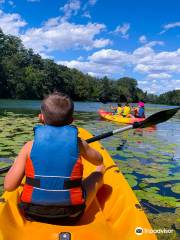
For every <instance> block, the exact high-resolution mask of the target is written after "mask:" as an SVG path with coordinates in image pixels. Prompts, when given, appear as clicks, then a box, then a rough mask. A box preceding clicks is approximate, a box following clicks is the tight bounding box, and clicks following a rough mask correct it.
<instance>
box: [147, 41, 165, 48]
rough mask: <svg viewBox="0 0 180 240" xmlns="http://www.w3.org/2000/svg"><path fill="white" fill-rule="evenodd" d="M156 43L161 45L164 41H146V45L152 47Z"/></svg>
mask: <svg viewBox="0 0 180 240" xmlns="http://www.w3.org/2000/svg"><path fill="white" fill-rule="evenodd" d="M156 45H159V46H163V45H164V42H163V41H151V42H148V43H146V46H148V47H154V46H156Z"/></svg>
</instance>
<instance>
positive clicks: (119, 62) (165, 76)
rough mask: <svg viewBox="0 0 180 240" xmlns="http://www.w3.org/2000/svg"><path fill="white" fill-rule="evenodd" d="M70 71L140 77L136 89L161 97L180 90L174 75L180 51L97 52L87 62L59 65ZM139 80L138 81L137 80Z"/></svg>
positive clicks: (140, 49)
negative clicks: (139, 75)
mask: <svg viewBox="0 0 180 240" xmlns="http://www.w3.org/2000/svg"><path fill="white" fill-rule="evenodd" d="M59 63H60V64H63V65H66V66H68V67H70V68H77V69H79V70H81V71H83V72H84V73H89V74H90V75H93V76H98V77H102V76H105V75H107V76H109V77H113V76H115V75H116V76H119V75H123V74H126V70H127V69H128V70H130V71H131V70H134V71H135V72H137V73H139V74H143V76H144V77H143V78H144V79H143V80H139V81H138V83H139V87H142V89H144V90H147V91H148V92H153V93H161V92H165V91H170V90H173V89H179V87H180V86H179V85H180V81H179V80H174V79H173V78H174V74H177V73H180V49H177V50H176V51H172V52H170V51H169V52H165V51H164V52H158V51H155V50H154V49H153V48H152V47H149V46H143V47H140V48H137V49H135V50H134V51H133V52H129V53H128V52H125V51H119V50H113V49H102V50H99V51H97V52H95V53H93V54H92V55H90V56H89V57H87V59H86V60H85V59H77V60H72V61H59ZM140 79H141V78H140Z"/></svg>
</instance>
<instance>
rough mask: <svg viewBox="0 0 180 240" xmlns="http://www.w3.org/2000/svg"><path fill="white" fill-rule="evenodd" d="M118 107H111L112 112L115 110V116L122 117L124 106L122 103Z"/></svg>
mask: <svg viewBox="0 0 180 240" xmlns="http://www.w3.org/2000/svg"><path fill="white" fill-rule="evenodd" d="M117 105H118V106H117V107H113V106H110V107H111V109H112V110H114V114H116V115H121V114H122V112H123V106H122V104H121V103H118V104H117Z"/></svg>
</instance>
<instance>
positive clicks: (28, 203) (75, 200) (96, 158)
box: [4, 93, 104, 223]
mask: <svg viewBox="0 0 180 240" xmlns="http://www.w3.org/2000/svg"><path fill="white" fill-rule="evenodd" d="M73 111H74V104H73V102H72V101H71V99H70V98H69V97H68V96H67V95H65V94H63V93H54V94H51V95H49V96H48V97H46V98H45V99H44V100H43V102H42V105H41V119H42V121H43V122H44V125H37V126H36V127H35V128H34V140H33V141H29V142H27V143H26V144H25V145H24V146H23V148H22V149H21V151H20V152H19V155H18V157H17V158H16V160H15V162H14V164H13V166H12V167H11V169H10V170H9V172H8V173H7V175H6V177H5V181H4V188H5V190H6V191H13V190H15V189H16V188H17V187H18V186H19V185H20V184H21V181H22V179H23V177H24V176H25V177H26V181H25V184H24V186H23V191H22V194H21V196H20V199H19V202H20V204H19V207H20V209H21V210H22V212H23V214H24V215H25V217H27V218H29V219H31V220H36V221H40V222H48V223H54V221H55V223H57V221H62V222H63V223H64V222H67V221H68V222H72V223H73V222H76V221H77V220H79V218H80V217H81V216H82V215H83V213H84V210H85V207H86V208H87V207H88V206H89V205H90V203H91V202H92V200H93V199H94V197H95V195H96V193H97V191H98V189H99V188H100V187H101V186H102V184H103V171H104V165H103V158H102V155H101V154H100V153H99V152H97V151H96V150H95V149H93V148H92V147H90V146H89V145H88V144H87V142H86V141H85V140H83V139H80V138H79V137H78V129H77V128H76V127H75V126H73V125H70V124H71V123H72V121H73ZM82 157H83V158H84V159H86V160H87V161H89V162H90V163H92V164H94V165H96V166H97V167H96V171H94V172H93V173H91V174H90V175H89V176H88V177H87V178H86V179H84V180H82V177H83V164H82Z"/></svg>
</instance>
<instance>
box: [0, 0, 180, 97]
mask: <svg viewBox="0 0 180 240" xmlns="http://www.w3.org/2000/svg"><path fill="white" fill-rule="evenodd" d="M179 9H180V1H178V0H171V1H170V0H166V1H164V0H151V1H144V0H139V1H135V0H126V1H121V0H21V1H19V0H0V27H1V28H2V30H3V31H4V32H5V33H7V34H13V35H16V36H19V37H20V38H21V39H22V42H23V44H24V45H25V46H26V47H28V48H33V50H34V51H35V52H36V53H39V54H40V55H41V56H42V57H45V58H52V59H54V61H55V62H57V63H59V64H64V65H66V66H68V67H71V68H73V67H74V68H77V69H79V70H81V71H83V72H84V73H88V74H90V75H92V76H97V77H103V76H105V75H106V76H108V77H110V78H113V79H115V80H116V79H118V78H120V77H123V76H129V77H133V78H136V79H137V80H138V86H139V87H140V88H142V89H143V90H146V91H148V92H151V93H156V94H160V93H163V92H166V91H169V90H173V89H180V15H179Z"/></svg>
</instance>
